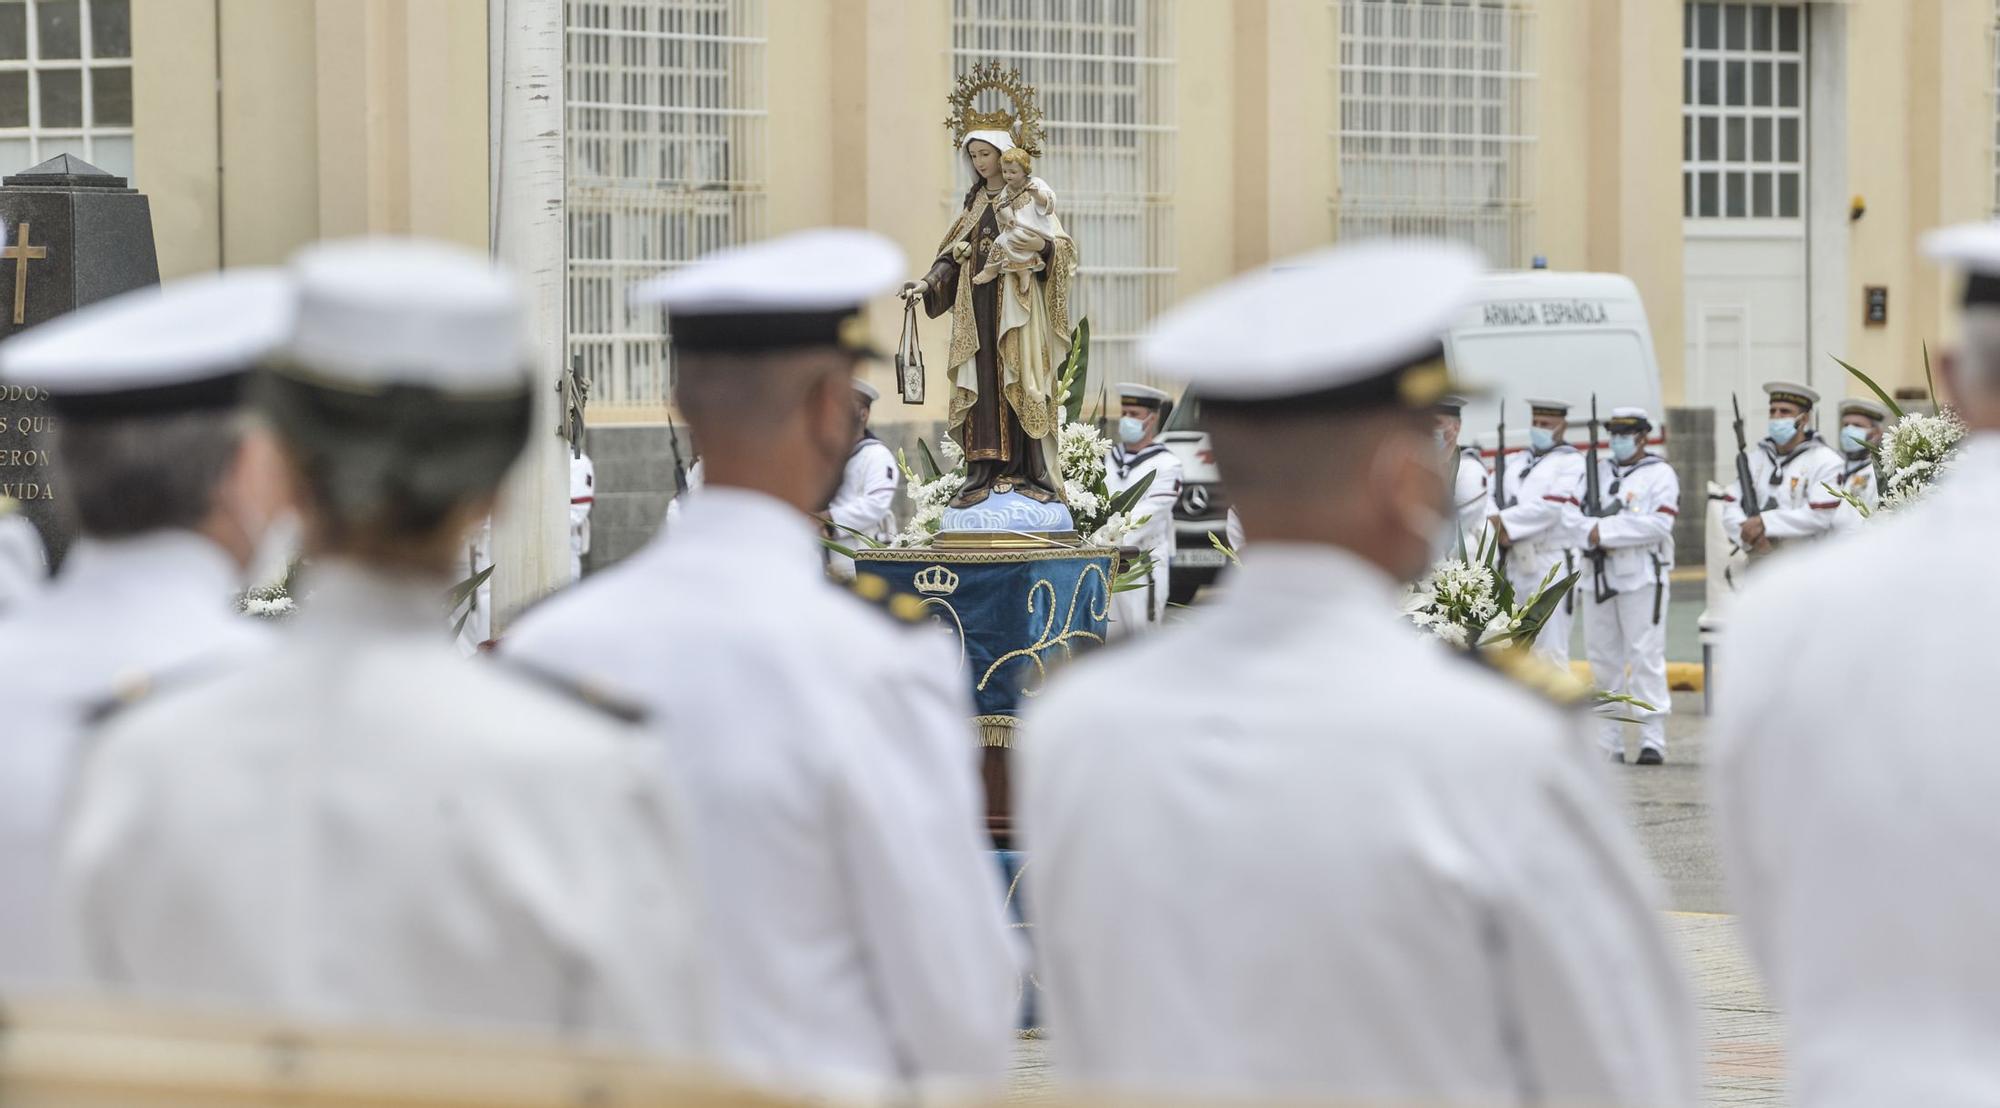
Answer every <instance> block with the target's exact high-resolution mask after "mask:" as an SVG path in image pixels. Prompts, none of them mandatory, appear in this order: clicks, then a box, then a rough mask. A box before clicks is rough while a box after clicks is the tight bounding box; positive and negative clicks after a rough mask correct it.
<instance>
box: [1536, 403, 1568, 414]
mask: <svg viewBox="0 0 2000 1108" xmlns="http://www.w3.org/2000/svg"><path fill="white" fill-rule="evenodd" d="M1526 403H1527V405H1528V411H1529V412H1530V413H1532V414H1534V415H1559V416H1567V415H1569V401H1567V400H1529V401H1526Z"/></svg>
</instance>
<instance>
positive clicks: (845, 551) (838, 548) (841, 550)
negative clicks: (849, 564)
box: [819, 538, 854, 560]
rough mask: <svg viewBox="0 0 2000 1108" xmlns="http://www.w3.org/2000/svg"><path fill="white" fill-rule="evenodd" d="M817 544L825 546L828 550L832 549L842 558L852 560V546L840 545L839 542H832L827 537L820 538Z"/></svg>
mask: <svg viewBox="0 0 2000 1108" xmlns="http://www.w3.org/2000/svg"><path fill="white" fill-rule="evenodd" d="M819 544H820V545H821V546H824V547H826V548H827V549H828V550H831V551H833V552H834V553H835V554H838V555H840V556H841V557H843V558H847V559H850V560H852V559H853V557H854V548H853V547H851V546H842V545H840V544H839V543H837V542H834V541H833V540H832V539H828V538H822V539H820V540H819Z"/></svg>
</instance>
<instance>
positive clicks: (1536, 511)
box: [1493, 442, 1585, 562]
mask: <svg viewBox="0 0 2000 1108" xmlns="http://www.w3.org/2000/svg"><path fill="white" fill-rule="evenodd" d="M1503 464H1505V465H1506V467H1507V490H1506V491H1507V503H1506V504H1501V503H1499V501H1498V499H1497V497H1498V495H1499V492H1500V488H1499V483H1498V482H1495V483H1494V489H1493V491H1494V495H1495V498H1496V499H1495V500H1494V503H1493V514H1495V515H1498V516H1499V517H1500V522H1501V524H1502V525H1503V526H1504V527H1506V528H1507V538H1508V541H1509V542H1511V543H1513V555H1512V556H1514V557H1519V558H1522V559H1527V560H1533V561H1537V562H1544V561H1547V560H1548V559H1550V558H1554V559H1556V560H1560V559H1561V558H1562V552H1563V551H1565V550H1569V549H1572V548H1574V547H1575V545H1576V543H1577V542H1578V540H1579V538H1580V537H1581V536H1579V535H1577V533H1576V530H1577V525H1578V522H1579V521H1581V520H1582V518H1583V516H1582V513H1581V511H1580V505H1581V503H1582V500H1581V498H1582V496H1583V475H1584V469H1585V462H1584V456H1583V452H1582V451H1580V450H1578V449H1577V448H1576V447H1574V446H1571V445H1570V444H1568V443H1566V442H1565V443H1557V444H1556V445H1554V446H1552V447H1550V448H1549V449H1548V450H1546V451H1544V452H1543V453H1540V454H1537V453H1535V452H1534V451H1532V450H1522V451H1519V452H1517V453H1513V454H1509V455H1507V457H1506V459H1505V461H1504V463H1503Z"/></svg>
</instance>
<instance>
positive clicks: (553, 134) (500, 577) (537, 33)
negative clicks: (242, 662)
mask: <svg viewBox="0 0 2000 1108" xmlns="http://www.w3.org/2000/svg"><path fill="white" fill-rule="evenodd" d="M486 18H487V31H488V40H489V42H488V54H487V56H488V59H489V60H488V69H489V97H488V100H487V113H488V124H489V131H490V150H491V153H490V154H489V156H488V172H489V177H490V181H489V196H490V203H491V212H492V240H493V255H494V257H495V258H497V259H498V260H499V261H500V263H501V264H503V265H505V266H507V267H508V268H510V269H512V270H513V271H514V274H515V276H516V278H517V279H518V280H519V281H520V282H521V288H522V291H523V293H524V294H525V295H526V296H527V299H528V303H529V315H530V322H531V325H532V327H533V333H534V335H535V371H536V373H535V376H536V380H537V381H538V382H539V383H538V385H537V387H536V395H535V415H534V425H533V429H532V431H531V433H530V436H529V439H528V449H527V453H526V455H525V456H524V457H523V458H522V459H521V463H520V464H519V465H518V466H516V467H515V469H514V472H513V474H511V475H510V476H509V477H508V479H507V484H506V487H505V488H504V489H503V490H502V493H501V497H502V499H501V502H500V509H499V511H498V512H497V513H496V514H495V516H494V520H493V567H494V568H493V599H492V605H493V614H494V624H493V630H492V634H494V635H495V636H498V635H499V634H500V633H501V632H502V631H503V630H504V629H505V627H506V624H507V622H508V621H509V620H511V619H512V618H513V616H514V615H515V614H517V613H518V612H520V611H521V609H522V608H524V607H526V606H527V605H529V604H531V603H533V602H534V601H536V600H538V599H540V598H541V597H543V596H545V595H547V594H548V593H549V592H551V591H553V590H554V589H556V588H557V587H558V586H560V585H562V584H563V583H565V582H566V581H567V580H568V578H569V448H568V445H567V443H566V442H565V440H564V439H563V438H562V436H561V434H560V433H559V428H560V427H561V424H562V417H561V412H560V410H559V408H560V406H559V404H558V401H557V396H556V384H557V382H558V381H559V380H560V379H561V376H562V371H563V366H564V363H565V362H566V361H567V360H568V347H569V328H568V326H567V324H568V320H567V317H566V315H565V312H564V308H565V304H566V302H567V292H568V288H567V285H568V259H567V254H566V249H565V245H564V235H563V232H564V218H563V4H562V0H487V17H486Z"/></svg>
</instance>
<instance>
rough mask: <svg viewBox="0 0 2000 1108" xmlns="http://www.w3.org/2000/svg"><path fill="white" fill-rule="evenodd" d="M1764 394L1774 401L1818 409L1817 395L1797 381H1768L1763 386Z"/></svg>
mask: <svg viewBox="0 0 2000 1108" xmlns="http://www.w3.org/2000/svg"><path fill="white" fill-rule="evenodd" d="M1764 392H1765V393H1766V394H1767V395H1768V396H1770V398H1771V399H1772V400H1774V401H1777V400H1782V401H1784V402H1785V403H1787V404H1797V405H1798V406H1799V407H1801V408H1817V407H1819V393H1818V392H1817V391H1815V390H1814V389H1813V388H1812V387H1811V386H1810V385H1801V384H1799V383H1798V382H1797V381H1769V382H1766V383H1765V385H1764Z"/></svg>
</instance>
